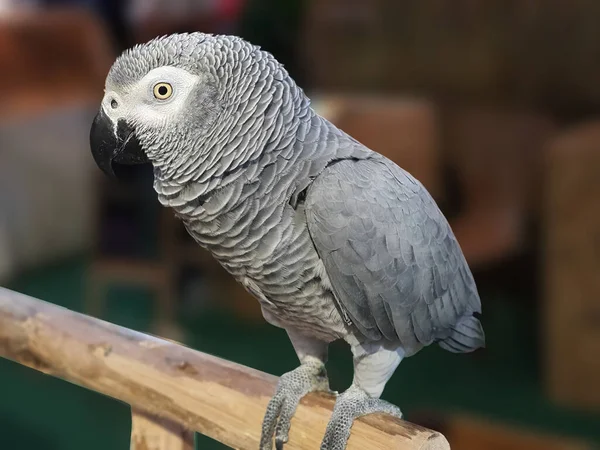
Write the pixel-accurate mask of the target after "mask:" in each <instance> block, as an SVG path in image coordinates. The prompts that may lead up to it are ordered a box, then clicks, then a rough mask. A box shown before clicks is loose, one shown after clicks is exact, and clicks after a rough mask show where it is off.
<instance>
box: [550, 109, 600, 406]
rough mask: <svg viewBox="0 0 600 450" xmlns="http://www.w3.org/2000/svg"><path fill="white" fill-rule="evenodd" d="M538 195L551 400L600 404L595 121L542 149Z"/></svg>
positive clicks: (599, 142) (599, 127)
mask: <svg viewBox="0 0 600 450" xmlns="http://www.w3.org/2000/svg"><path fill="white" fill-rule="evenodd" d="M545 190H546V195H545V201H544V221H543V224H544V232H543V236H544V247H545V249H544V252H545V255H544V256H545V268H544V269H545V270H544V289H545V298H546V303H545V304H544V308H545V309H544V319H545V320H544V329H545V330H544V331H545V337H544V343H545V349H544V353H545V363H546V364H545V367H546V373H547V379H546V383H547V388H548V392H549V394H550V395H551V397H552V398H554V399H555V400H556V401H558V402H561V403H564V404H567V405H570V406H574V407H582V408H592V409H595V410H600V389H599V388H598V383H599V382H600V120H596V121H593V122H590V123H587V124H583V125H580V126H578V127H576V128H575V129H571V130H569V131H566V132H564V133H563V134H561V135H560V136H559V137H557V138H556V139H555V140H554V141H553V142H552V144H551V145H550V147H549V151H548V164H547V177H546V182H545Z"/></svg>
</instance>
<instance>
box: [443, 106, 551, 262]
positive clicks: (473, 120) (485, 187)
mask: <svg viewBox="0 0 600 450" xmlns="http://www.w3.org/2000/svg"><path fill="white" fill-rule="evenodd" d="M442 117H443V119H442V126H443V127H444V129H443V132H442V136H443V142H444V150H445V157H446V160H447V162H448V165H449V167H451V168H452V170H453V171H454V172H455V174H456V176H457V179H458V181H459V184H460V186H459V188H460V190H461V191H462V192H461V193H462V197H463V206H462V211H461V214H460V215H459V216H458V217H456V218H455V219H454V220H453V221H452V223H451V224H452V228H453V229H454V232H455V234H456V237H457V239H458V241H459V242H460V244H461V247H462V248H463V251H464V253H465V256H466V258H467V260H468V261H469V264H472V265H476V266H480V265H485V264H487V263H490V262H494V261H498V260H501V259H502V258H506V257H509V256H513V255H516V254H519V253H521V252H523V250H525V249H528V248H530V246H531V243H533V242H535V238H534V237H532V236H530V235H528V234H527V231H528V227H529V225H530V224H531V223H533V222H534V221H537V220H538V218H539V214H540V208H539V204H540V200H541V195H542V190H541V183H542V176H543V171H542V166H543V161H544V151H545V148H546V143H547V142H548V140H549V139H551V137H552V136H553V134H554V133H555V129H556V125H555V124H554V123H553V121H552V120H551V119H549V118H548V117H546V116H544V115H542V114H538V113H535V112H529V111H520V110H514V109H507V108H499V107H496V108H492V107H474V106H452V107H446V108H444V110H443V113H442Z"/></svg>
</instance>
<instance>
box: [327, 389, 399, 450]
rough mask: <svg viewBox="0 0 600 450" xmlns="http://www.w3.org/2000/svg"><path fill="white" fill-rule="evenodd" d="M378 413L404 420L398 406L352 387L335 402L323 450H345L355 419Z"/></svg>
mask: <svg viewBox="0 0 600 450" xmlns="http://www.w3.org/2000/svg"><path fill="white" fill-rule="evenodd" d="M376 412H381V413H387V414H391V415H392V416H395V417H398V418H400V419H401V418H402V412H401V411H400V408H398V407H397V406H395V405H392V404H391V403H389V402H386V401H385V400H381V399H378V398H372V397H369V395H368V394H367V393H366V392H365V391H363V390H362V389H360V388H359V387H357V386H354V385H352V386H351V387H350V388H349V389H348V390H347V391H346V392H344V393H343V394H341V395H340V396H339V397H338V398H337V400H336V402H335V406H334V408H333V413H332V415H331V419H329V423H328V424H327V429H326V430H325V437H324V438H323V441H322V443H321V450H344V449H345V448H346V443H347V442H348V438H349V437H350V429H351V428H352V424H353V423H354V419H356V418H357V417H360V416H364V415H366V414H371V413H376Z"/></svg>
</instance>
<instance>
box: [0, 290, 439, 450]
mask: <svg viewBox="0 0 600 450" xmlns="http://www.w3.org/2000/svg"><path fill="white" fill-rule="evenodd" d="M0 356H3V357H6V358H9V359H12V360H14V361H16V362H19V363H21V364H23V365H26V366H28V367H31V368H33V369H36V370H39V371H41V372H44V373H46V374H49V375H53V376H55V377H59V378H62V379H64V380H67V381H70V382H72V383H75V384H77V385H80V386H84V387H86V388H89V389H92V390H94V391H97V392H101V393H103V394H105V395H108V396H110V397H113V398H116V399H118V400H121V401H123V402H126V403H129V404H130V405H131V406H132V408H133V409H134V412H136V414H134V418H135V417H136V416H137V417H138V418H139V413H137V411H143V412H145V413H146V414H148V415H149V417H150V419H149V420H150V421H152V419H151V418H152V417H160V418H161V419H165V420H168V421H171V422H174V423H177V424H179V425H180V426H181V427H183V428H185V429H188V430H195V431H198V432H200V433H202V434H205V435H207V436H210V437H211V438H213V439H216V440H218V441H220V442H222V443H223V444H225V445H228V446H230V447H234V448H238V449H248V450H250V449H252V450H255V449H257V448H258V443H259V439H260V430H261V421H262V417H263V414H264V412H265V409H266V406H267V403H268V401H269V399H270V397H271V395H272V394H273V392H274V391H275V386H276V383H277V377H275V376H272V375H268V374H266V373H263V372H259V371H257V370H254V369H251V368H248V367H245V366H242V365H239V364H235V363H233V362H230V361H226V360H223V359H219V358H217V357H214V356H211V355H207V354H204V353H201V352H197V351H194V350H191V349H189V348H187V347H184V346H182V345H179V344H175V343H172V342H169V341H166V340H163V339H159V338H156V337H154V336H149V335H146V334H143V333H139V332H135V331H132V330H129V329H127V328H123V327H119V326H117V325H113V324H110V323H107V322H104V321H101V320H98V319H95V318H92V317H89V316H86V315H83V314H79V313H75V312H72V311H69V310H67V309H65V308H62V307H59V306H56V305H53V304H50V303H46V302H43V301H41V300H37V299H34V298H32V297H28V296H26V295H23V294H19V293H16V292H13V291H10V290H7V289H4V288H0ZM333 403H334V400H333V398H332V397H330V396H325V395H323V394H310V395H308V396H306V397H305V398H304V399H303V400H302V402H301V404H300V406H299V407H298V411H297V413H296V415H295V416H294V419H293V421H292V429H291V432H290V441H289V442H288V444H287V445H286V447H285V449H286V450H295V449H314V448H319V445H320V441H321V439H322V437H323V434H324V432H325V426H326V424H327V421H328V419H329V417H330V414H331V410H332V408H333ZM136 420H138V419H135V420H134V427H135V426H136V425H139V424H140V422H139V420H138V421H137V422H136ZM154 422H156V420H154ZM140 426H144V425H143V424H142V425H140ZM150 426H152V425H150ZM134 431H135V430H134ZM134 435H135V433H134ZM132 438H134V436H132ZM132 440H133V439H132ZM184 440H185V439H184ZM183 447H184V446H183V445H180V447H179V448H183ZM132 448H135V445H134V443H133V442H132ZM347 448H348V450H352V449H354V450H359V449H360V450H365V449H374V450H376V449H399V450H409V449H410V450H413V449H421V450H425V449H429V450H434V449H435V450H445V449H449V448H450V447H449V445H448V442H447V441H446V439H445V438H444V437H443V436H442V435H441V434H440V433H437V432H434V431H431V430H428V429H425V428H423V427H420V426H417V425H413V424H411V423H409V422H406V421H403V420H398V419H395V418H392V417H390V416H386V415H379V414H373V415H369V416H366V417H363V418H360V419H359V420H357V421H356V422H355V424H354V426H353V427H352V436H351V437H350V440H349V442H348V447H347Z"/></svg>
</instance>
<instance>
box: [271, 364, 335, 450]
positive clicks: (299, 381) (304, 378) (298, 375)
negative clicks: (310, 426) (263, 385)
mask: <svg viewBox="0 0 600 450" xmlns="http://www.w3.org/2000/svg"><path fill="white" fill-rule="evenodd" d="M313 391H326V392H331V391H330V390H329V380H328V379H327V371H326V370H325V366H324V365H323V364H320V363H315V362H311V363H306V364H302V365H301V366H300V367H297V368H296V369H294V370H292V371H291V372H288V373H286V374H284V375H282V376H281V378H280V379H279V383H278V384H277V390H276V391H275V395H274V396H273V398H272V399H271V400H270V401H269V405H268V406H267V412H266V413H265V417H264V419H263V425H262V434H261V437H260V450H271V449H272V448H273V434H275V446H276V448H277V450H282V449H283V445H284V444H285V443H286V442H287V441H288V435H289V431H290V423H291V420H292V417H293V415H294V413H295V412H296V408H297V406H298V403H299V402H300V399H301V398H302V397H304V396H305V395H306V394H308V393H309V392H313Z"/></svg>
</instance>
